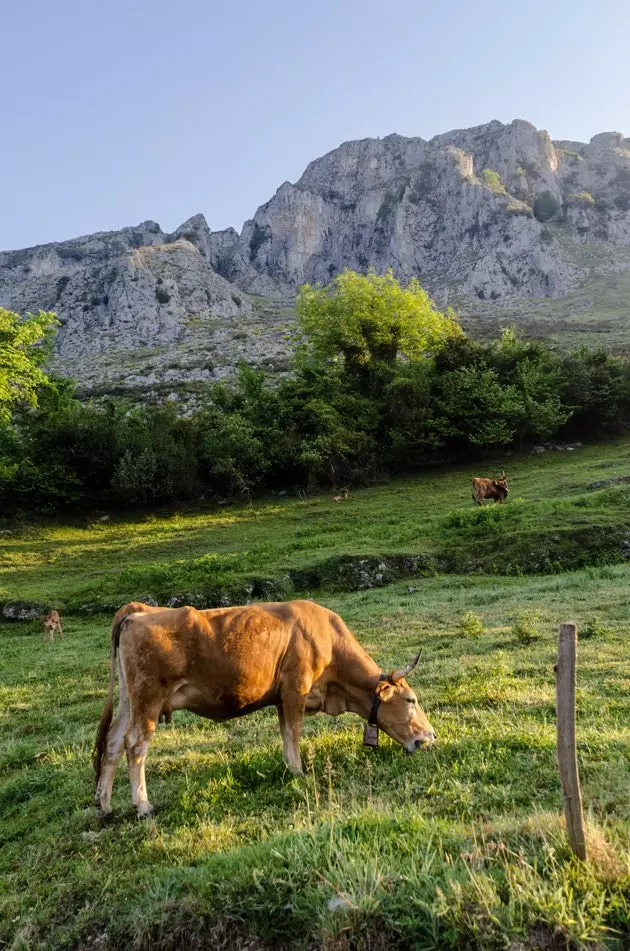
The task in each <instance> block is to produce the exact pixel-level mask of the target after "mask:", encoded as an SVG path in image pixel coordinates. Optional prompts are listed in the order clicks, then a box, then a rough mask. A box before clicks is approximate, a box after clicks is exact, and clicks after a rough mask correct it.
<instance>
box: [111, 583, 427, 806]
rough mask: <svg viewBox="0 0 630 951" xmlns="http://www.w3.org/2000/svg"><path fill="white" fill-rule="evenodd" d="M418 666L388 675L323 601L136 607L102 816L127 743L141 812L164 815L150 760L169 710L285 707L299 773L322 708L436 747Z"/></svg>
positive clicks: (292, 765) (116, 645) (129, 618)
mask: <svg viewBox="0 0 630 951" xmlns="http://www.w3.org/2000/svg"><path fill="white" fill-rule="evenodd" d="M136 608H137V609H138V610H137V611H136V610H134V609H136ZM117 653H118V677H119V694H120V695H119V703H118V712H117V714H116V718H115V719H114V721H113V723H112V714H113V697H114V678H115V671H116V654H117ZM415 663H417V658H416V659H415V661H414V663H413V664H411V665H409V667H406V668H404V669H403V670H398V671H392V673H391V674H389V675H385V674H383V673H382V672H381V670H380V669H379V667H378V665H377V664H376V663H375V662H374V661H373V660H372V658H371V657H370V656H369V655H368V654H367V653H366V652H365V651H364V650H363V648H362V647H361V646H360V645H359V644H358V642H357V641H356V639H355V638H354V636H353V635H352V634H351V633H350V631H349V630H348V628H347V627H346V626H345V624H344V623H343V621H342V620H341V618H340V617H339V616H338V615H337V614H334V613H333V612H332V611H329V610H327V609H326V608H324V607H321V605H319V604H314V603H313V602H312V601H287V602H284V603H273V604H250V605H248V606H246V607H233V608H216V609H213V610H209V611H197V610H195V608H190V607H184V608H154V607H148V606H147V605H145V604H143V605H137V604H130V605H126V606H125V607H124V608H122V609H121V610H120V611H119V612H118V614H117V615H116V617H115V618H114V624H113V626H112V635H111V648H110V674H109V691H108V694H107V701H106V704H105V709H104V710H103V714H102V716H101V722H100V724H99V728H98V733H97V736H96V744H95V749H94V767H95V770H96V779H97V791H96V805H97V808H98V810H99V815H101V816H105V815H107V814H108V813H109V812H110V811H111V810H110V801H111V793H112V786H113V782H114V773H115V771H116V766H117V763H118V761H119V759H120V756H121V754H122V751H123V748H124V749H125V750H126V753H127V763H128V767H129V777H130V780H131V794H132V799H133V802H134V805H135V806H136V807H137V810H138V815H139V816H146V815H151V814H152V813H153V807H152V806H151V804H150V802H149V801H148V799H147V789H146V783H145V777H144V762H145V759H146V755H147V750H148V748H149V742H150V740H151V737H152V736H153V733H154V731H155V727H156V723H157V721H158V718H159V716H160V712H161V711H163V710H165V709H166V708H168V709H169V710H183V709H186V710H192V711H193V712H194V713H197V714H199V716H203V717H207V718H208V719H210V720H230V719H232V718H234V717H240V716H243V715H245V714H247V713H251V712H253V711H254V710H260V709H262V708H263V707H268V706H272V705H275V706H276V708H277V710H278V716H279V719H280V732H281V734H282V740H283V748H284V760H285V763H286V764H287V766H288V767H289V769H291V770H293V771H294V772H300V771H301V760H300V747H299V743H300V735H301V732H302V721H303V718H304V715H305V714H311V713H317V712H318V711H324V712H325V713H328V714H330V715H331V716H338V715H339V714H341V713H346V712H351V713H358V714H359V716H362V717H364V718H365V719H366V720H369V721H370V722H372V723H375V724H377V725H378V726H379V727H380V728H381V729H382V730H384V732H385V733H387V734H388V735H389V736H391V738H392V739H393V740H396V742H398V743H400V744H401V745H402V746H404V748H405V750H406V751H407V752H408V753H414V752H415V751H416V750H417V749H418V748H419V747H421V746H423V747H430V746H432V745H433V743H434V742H435V738H436V736H435V733H434V731H433V728H432V726H431V724H430V723H429V721H428V720H427V718H426V716H425V714H424V712H423V711H422V709H421V708H420V706H419V705H418V702H417V699H416V695H415V693H414V692H413V690H412V689H411V687H410V686H409V684H408V683H407V682H406V680H405V677H406V676H407V675H408V674H409V673H410V672H411V670H412V669H413V667H414V666H415Z"/></svg>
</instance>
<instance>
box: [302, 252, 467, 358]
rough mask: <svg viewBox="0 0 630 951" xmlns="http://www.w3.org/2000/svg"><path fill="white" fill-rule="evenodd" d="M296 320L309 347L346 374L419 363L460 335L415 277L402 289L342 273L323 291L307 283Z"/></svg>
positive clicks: (389, 281) (390, 280)
mask: <svg viewBox="0 0 630 951" xmlns="http://www.w3.org/2000/svg"><path fill="white" fill-rule="evenodd" d="M297 318H298V323H299V326H300V329H301V331H302V333H303V335H304V337H305V340H306V345H307V348H308V349H309V350H310V351H311V352H312V353H313V354H314V355H315V356H317V357H319V358H320V359H322V358H323V359H324V360H326V361H330V360H333V361H334V360H336V361H343V362H344V363H345V365H346V367H347V368H348V369H352V368H354V369H357V368H360V367H367V366H369V365H370V364H374V363H381V364H393V363H395V362H396V359H397V357H398V356H399V355H403V356H405V357H408V358H412V359H413V358H415V359H418V358H420V357H422V356H426V355H428V354H431V353H434V352H435V351H436V350H437V349H439V348H440V347H441V346H442V345H443V344H444V343H445V342H446V341H447V340H448V339H450V338H452V337H455V336H458V335H459V334H461V332H462V331H461V328H460V326H459V324H458V323H457V321H456V319H455V315H454V314H453V312H452V311H450V310H448V311H447V312H446V313H444V314H443V313H440V311H438V310H436V309H435V307H434V306H433V303H432V301H431V298H430V297H429V295H428V294H427V292H426V291H425V290H424V289H423V288H422V286H421V285H420V282H419V281H418V280H416V279H415V278H412V280H411V281H409V284H408V285H407V286H406V287H403V286H402V285H401V284H400V283H399V281H397V280H396V278H395V277H394V274H393V271H391V269H390V270H389V271H387V272H386V273H385V274H376V272H375V271H373V270H371V271H369V273H368V274H365V275H363V274H356V273H355V272H354V271H349V270H347V269H346V270H345V271H343V272H342V273H341V274H339V275H337V277H336V278H335V279H334V280H333V281H331V283H330V284H329V285H328V286H326V287H320V286H315V287H313V286H311V285H310V284H305V285H304V287H302V289H301V291H300V295H299V297H298V300H297Z"/></svg>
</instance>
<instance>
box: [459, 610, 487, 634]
mask: <svg viewBox="0 0 630 951" xmlns="http://www.w3.org/2000/svg"><path fill="white" fill-rule="evenodd" d="M485 631H486V629H485V627H484V626H483V618H482V616H481V615H480V614H475V613H474V611H467V612H466V614H464V615H463V616H462V618H461V620H460V622H459V633H460V634H461V636H462V637H473V638H474V637H481V635H482V634H485Z"/></svg>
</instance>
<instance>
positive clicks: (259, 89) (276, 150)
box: [0, 0, 630, 249]
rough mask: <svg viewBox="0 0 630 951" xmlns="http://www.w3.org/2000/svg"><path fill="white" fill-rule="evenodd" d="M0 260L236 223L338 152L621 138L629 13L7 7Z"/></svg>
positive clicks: (130, 3) (538, 3) (462, 3)
mask: <svg viewBox="0 0 630 951" xmlns="http://www.w3.org/2000/svg"><path fill="white" fill-rule="evenodd" d="M0 37H1V49H2V55H1V57H0V76H1V79H0V117H1V118H0V135H1V139H2V142H1V145H0V248H3V249H9V248H19V247H25V246H28V245H33V244H39V243H42V242H45V241H55V240H63V239H64V238H70V237H75V236H77V235H80V234H87V233H90V232H92V231H104V230H111V229H116V228H120V227H122V226H124V225H132V224H137V223H139V222H140V221H144V220H146V219H148V218H151V219H154V220H156V221H158V222H159V223H160V224H161V225H162V227H163V228H164V229H165V230H174V229H175V228H176V227H177V226H178V225H179V224H181V223H182V222H183V221H184V220H185V219H186V218H188V217H190V216H191V215H193V214H195V213H197V212H203V213H204V214H205V216H206V218H207V219H208V223H209V225H210V227H211V228H212V229H219V228H224V227H227V226H228V225H233V226H234V227H236V228H237V229H239V230H240V228H241V226H242V223H243V221H244V220H245V219H246V218H248V217H251V216H252V215H253V214H254V212H255V211H256V208H257V207H258V206H259V205H260V204H262V203H263V202H265V201H267V200H268V199H269V198H270V197H271V196H272V194H273V193H274V191H275V190H276V188H277V187H278V186H279V185H281V184H282V182H283V181H286V180H289V181H295V180H296V179H297V178H298V177H299V176H300V174H301V172H302V170H303V169H304V167H305V165H306V164H307V163H308V162H309V161H311V160H312V159H314V158H316V157H318V156H320V155H322V154H324V153H325V152H327V151H329V150H330V149H332V148H335V147H336V146H337V145H339V144H340V143H341V142H343V141H345V140H347V139H355V138H363V137H366V136H384V135H387V134H388V133H390V132H399V133H401V134H403V135H419V136H422V137H423V138H430V137H431V136H433V135H436V134H437V133H439V132H446V131H448V130H449V129H453V128H462V127H466V126H471V125H476V124H479V123H483V122H488V121H489V120H490V119H500V120H502V121H503V122H509V121H511V120H512V119H514V118H521V119H529V120H530V121H531V122H533V123H534V124H535V125H536V126H537V127H538V128H543V129H547V130H548V131H549V133H550V134H551V136H552V137H553V138H570V139H579V140H582V141H584V140H586V141H588V139H589V138H590V137H591V136H592V135H594V134H596V133H597V132H604V131H610V130H617V131H620V132H625V134H626V135H630V46H629V37H630V2H629V0H523V2H520V3H514V2H510V0H484V2H483V3H475V2H471V0H441V2H439V0H430V2H428V0H381V2H377V0H311V2H305V0H293V2H288V0H231V2H229V0H225V2H218V0H104V2H98V0H0Z"/></svg>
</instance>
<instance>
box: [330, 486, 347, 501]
mask: <svg viewBox="0 0 630 951" xmlns="http://www.w3.org/2000/svg"><path fill="white" fill-rule="evenodd" d="M349 495H350V489H342V490H341V492H340V493H339V495H333V496H332V500H333V502H345V501H346V500H347V499H348V496H349Z"/></svg>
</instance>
